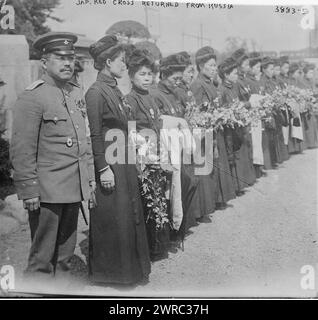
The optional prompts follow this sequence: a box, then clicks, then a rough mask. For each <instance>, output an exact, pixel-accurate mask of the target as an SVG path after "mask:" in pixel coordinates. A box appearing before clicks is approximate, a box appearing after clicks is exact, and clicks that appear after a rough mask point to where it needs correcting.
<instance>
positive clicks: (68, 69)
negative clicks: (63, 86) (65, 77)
mask: <svg viewBox="0 0 318 320" xmlns="http://www.w3.org/2000/svg"><path fill="white" fill-rule="evenodd" d="M60 71H61V72H64V71H70V72H73V69H72V68H65V69H61V70H60Z"/></svg>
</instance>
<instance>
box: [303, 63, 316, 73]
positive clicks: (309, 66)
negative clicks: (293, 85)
mask: <svg viewBox="0 0 318 320" xmlns="http://www.w3.org/2000/svg"><path fill="white" fill-rule="evenodd" d="M315 69H316V65H315V64H314V63H306V64H305V66H304V68H303V71H304V73H305V74H306V73H307V72H308V71H310V70H315Z"/></svg>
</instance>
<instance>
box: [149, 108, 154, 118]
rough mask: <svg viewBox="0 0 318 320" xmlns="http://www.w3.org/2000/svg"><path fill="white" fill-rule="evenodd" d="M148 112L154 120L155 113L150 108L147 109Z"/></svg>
mask: <svg viewBox="0 0 318 320" xmlns="http://www.w3.org/2000/svg"><path fill="white" fill-rule="evenodd" d="M149 112H150V116H151V118H152V119H154V118H155V112H154V110H153V109H152V108H150V109H149Z"/></svg>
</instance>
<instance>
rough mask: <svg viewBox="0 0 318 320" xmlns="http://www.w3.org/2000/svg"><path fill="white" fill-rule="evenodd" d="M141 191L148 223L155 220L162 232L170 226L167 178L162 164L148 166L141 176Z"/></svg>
mask: <svg viewBox="0 0 318 320" xmlns="http://www.w3.org/2000/svg"><path fill="white" fill-rule="evenodd" d="M139 180H140V191H141V196H142V202H143V204H144V208H145V216H146V222H148V221H149V220H153V221H154V222H155V225H156V230H157V231H160V230H162V229H163V228H164V226H165V225H166V224H169V223H170V221H169V217H168V212H167V208H168V205H167V198H166V195H165V190H166V185H167V178H166V175H165V173H164V172H163V170H162V169H161V167H160V164H147V165H145V167H144V170H143V171H141V172H140V174H139Z"/></svg>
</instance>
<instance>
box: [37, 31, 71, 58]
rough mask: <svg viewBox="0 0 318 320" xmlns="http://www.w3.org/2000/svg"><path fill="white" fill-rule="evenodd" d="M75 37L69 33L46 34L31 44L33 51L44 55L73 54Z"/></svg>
mask: <svg viewBox="0 0 318 320" xmlns="http://www.w3.org/2000/svg"><path fill="white" fill-rule="evenodd" d="M76 41H77V36H76V35H75V34H73V33H69V32H48V33H45V34H43V35H41V36H39V37H37V38H36V39H35V41H34V43H33V47H34V49H36V50H38V51H40V52H41V53H42V54H45V53H56V54H60V55H69V54H75V48H74V43H75V42H76Z"/></svg>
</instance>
